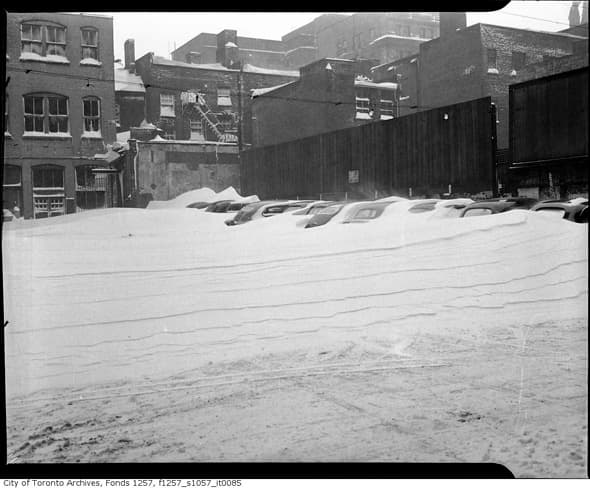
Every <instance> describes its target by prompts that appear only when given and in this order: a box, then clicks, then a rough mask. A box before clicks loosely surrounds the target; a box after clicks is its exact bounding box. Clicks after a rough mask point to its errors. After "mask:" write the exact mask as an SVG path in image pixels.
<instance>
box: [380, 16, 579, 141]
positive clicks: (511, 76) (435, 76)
mask: <svg viewBox="0 0 590 488" xmlns="http://www.w3.org/2000/svg"><path fill="white" fill-rule="evenodd" d="M447 25H448V26H450V28H447V27H446V26H447ZM440 27H441V35H440V37H439V38H438V39H433V40H431V41H428V42H425V43H422V44H420V47H419V53H418V54H417V55H416V56H408V57H406V58H403V59H401V60H398V61H394V62H392V63H387V64H383V65H380V66H378V67H376V68H375V69H374V70H373V78H374V80H375V81H397V82H399V83H400V111H401V113H402V114H407V113H412V112H414V111H417V110H428V109H430V108H434V107H440V106H444V105H450V104H454V103H459V102H463V101H468V100H473V99H475V98H479V97H484V96H491V97H492V101H493V103H495V105H496V107H497V115H498V127H497V137H498V148H500V149H502V148H507V147H508V130H509V129H508V87H509V85H511V84H512V83H515V82H516V81H517V80H519V73H522V71H523V70H525V69H526V66H527V65H529V64H534V63H538V62H541V61H550V60H552V59H553V58H561V57H564V56H571V55H573V54H574V50H575V49H579V47H577V46H579V44H580V42H587V39H584V38H583V37H581V36H576V35H573V34H568V33H563V32H552V33H550V32H536V31H531V30H526V29H515V28H512V27H500V26H494V25H488V24H475V25H472V26H469V27H466V18H465V14H447V17H446V18H443V17H442V15H441V26H440ZM457 29H458V30H457Z"/></svg>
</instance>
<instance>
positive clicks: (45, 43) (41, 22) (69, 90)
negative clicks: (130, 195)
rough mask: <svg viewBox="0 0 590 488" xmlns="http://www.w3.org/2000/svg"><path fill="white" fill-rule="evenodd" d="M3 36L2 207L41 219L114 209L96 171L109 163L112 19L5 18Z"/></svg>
mask: <svg viewBox="0 0 590 488" xmlns="http://www.w3.org/2000/svg"><path fill="white" fill-rule="evenodd" d="M6 34H7V44H6V46H7V55H6V76H7V85H6V106H5V132H4V167H3V170H4V171H3V175H4V178H3V208H7V209H9V210H11V211H13V213H20V215H22V216H24V217H25V218H42V217H49V216H54V215H61V214H64V213H70V212H76V211H80V210H84V209H90V208H99V207H105V206H112V205H117V204H119V203H120V201H119V200H120V195H119V194H118V192H117V191H113V188H114V187H113V186H112V185H111V184H110V182H111V177H110V176H109V173H108V172H103V173H100V172H97V171H96V170H97V168H98V169H100V168H103V169H106V170H108V168H109V167H110V164H111V162H112V158H113V157H114V156H113V153H112V151H109V148H108V147H107V146H108V145H109V144H112V143H113V142H114V141H115V132H116V131H115V128H116V127H115V100H114V99H115V90H114V73H113V65H114V59H113V21H112V18H110V17H105V16H96V15H83V14H58V13H40V12H35V13H8V14H7V31H6ZM115 181H116V180H115ZM115 186H116V185H115Z"/></svg>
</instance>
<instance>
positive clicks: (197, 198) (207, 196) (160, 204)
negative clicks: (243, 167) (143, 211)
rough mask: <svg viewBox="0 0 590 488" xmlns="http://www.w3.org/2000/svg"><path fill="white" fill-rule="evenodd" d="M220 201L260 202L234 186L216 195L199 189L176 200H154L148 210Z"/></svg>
mask: <svg viewBox="0 0 590 488" xmlns="http://www.w3.org/2000/svg"><path fill="white" fill-rule="evenodd" d="M220 200H233V201H234V202H243V203H254V202H258V201H260V199H259V198H258V196H257V195H250V196H247V197H243V196H242V195H240V194H239V193H238V192H237V191H236V189H235V188H234V187H233V186H229V187H227V188H226V189H225V190H223V191H220V192H219V193H215V191H213V190H212V189H211V188H207V187H204V188H197V189H196V190H189V191H187V192H185V193H183V194H181V195H178V196H177V197H176V198H173V199H171V200H152V201H151V202H150V203H149V204H148V206H147V208H148V209H150V210H153V209H169V208H185V207H186V206H187V205H190V204H191V203H196V202H218V201H220Z"/></svg>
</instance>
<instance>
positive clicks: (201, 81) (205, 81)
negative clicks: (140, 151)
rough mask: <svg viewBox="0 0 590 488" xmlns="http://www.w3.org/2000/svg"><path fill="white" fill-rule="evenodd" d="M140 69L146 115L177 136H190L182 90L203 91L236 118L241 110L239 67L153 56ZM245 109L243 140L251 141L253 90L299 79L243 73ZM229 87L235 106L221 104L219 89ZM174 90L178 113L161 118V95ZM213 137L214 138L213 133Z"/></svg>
mask: <svg viewBox="0 0 590 488" xmlns="http://www.w3.org/2000/svg"><path fill="white" fill-rule="evenodd" d="M136 69H137V72H138V74H140V76H141V77H142V79H143V82H144V85H145V87H146V114H147V120H148V122H152V123H154V124H156V125H158V126H159V127H162V128H164V129H167V130H169V131H174V132H175V133H176V138H177V139H188V138H189V137H190V133H189V129H188V122H187V117H183V116H182V115H181V114H182V106H181V102H180V93H181V92H182V91H187V90H196V91H199V92H200V93H202V94H203V96H204V98H205V100H206V102H207V104H208V105H209V107H210V108H211V110H212V111H213V112H221V111H228V112H229V113H232V114H234V115H235V116H236V117H237V115H238V112H239V103H240V101H239V99H238V98H239V97H238V93H239V88H238V77H239V76H240V73H239V71H238V70H228V69H224V68H220V69H205V68H197V67H190V66H171V65H166V64H158V63H157V62H156V63H153V64H152V63H151V61H150V55H146V56H143V57H142V58H140V59H138V60H137V61H136ZM241 76H242V100H241V103H242V111H243V114H244V116H243V125H242V129H243V143H244V144H249V143H250V141H251V132H252V131H251V120H250V103H251V100H250V91H251V90H252V89H256V88H266V87H270V86H277V85H281V84H283V83H287V82H289V81H293V80H295V79H297V78H296V77H295V76H284V75H280V74H278V75H277V74H267V73H249V72H244V73H242V75H241ZM218 88H229V89H230V97H231V102H232V105H231V107H226V106H222V107H219V106H218V105H217V89H218ZM161 93H172V94H174V95H175V96H176V104H175V114H176V117H174V118H173V119H170V118H162V117H160V94H161ZM209 139H211V140H214V139H215V138H214V136H213V134H210V137H209Z"/></svg>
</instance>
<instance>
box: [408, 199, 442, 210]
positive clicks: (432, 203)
mask: <svg viewBox="0 0 590 488" xmlns="http://www.w3.org/2000/svg"><path fill="white" fill-rule="evenodd" d="M439 202H442V200H438V199H435V198H432V199H428V200H421V201H419V202H418V203H416V204H415V205H411V206H410V207H409V208H408V212H410V213H424V212H432V211H433V210H434V209H435V208H436V205H437V204H438V203H439Z"/></svg>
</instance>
